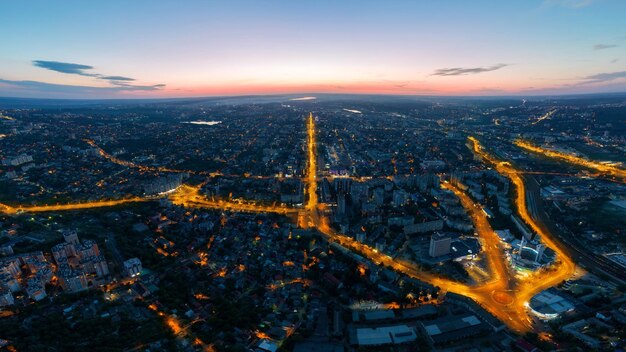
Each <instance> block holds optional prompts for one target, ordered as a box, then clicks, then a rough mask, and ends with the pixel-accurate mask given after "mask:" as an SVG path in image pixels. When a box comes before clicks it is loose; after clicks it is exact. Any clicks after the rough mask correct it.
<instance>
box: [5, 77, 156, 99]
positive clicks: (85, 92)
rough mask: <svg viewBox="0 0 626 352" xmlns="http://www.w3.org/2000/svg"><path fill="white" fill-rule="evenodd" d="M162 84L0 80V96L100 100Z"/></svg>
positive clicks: (146, 90) (144, 90)
mask: <svg viewBox="0 0 626 352" xmlns="http://www.w3.org/2000/svg"><path fill="white" fill-rule="evenodd" d="M164 86H165V85H164V84H155V85H123V84H121V85H116V86H113V87H92V86H75V85H69V84H55V83H46V82H40V81H28V80H24V81H13V80H7V79H2V78H0V96H22V97H39V98H40V97H42V96H45V97H48V98H102V97H115V96H118V94H119V93H125V92H138V93H140V92H146V93H148V92H154V91H158V90H160V89H162V88H163V87H164Z"/></svg>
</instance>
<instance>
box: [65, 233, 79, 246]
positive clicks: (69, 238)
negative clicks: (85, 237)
mask: <svg viewBox="0 0 626 352" xmlns="http://www.w3.org/2000/svg"><path fill="white" fill-rule="evenodd" d="M63 239H64V240H65V242H67V243H71V244H73V245H75V246H76V245H78V244H80V242H79V241H78V233H76V231H75V230H65V231H63Z"/></svg>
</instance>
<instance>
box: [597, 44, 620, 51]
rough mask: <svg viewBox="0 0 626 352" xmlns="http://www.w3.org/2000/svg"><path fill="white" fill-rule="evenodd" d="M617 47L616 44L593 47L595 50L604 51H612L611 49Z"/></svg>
mask: <svg viewBox="0 0 626 352" xmlns="http://www.w3.org/2000/svg"><path fill="white" fill-rule="evenodd" d="M616 47H617V45H615V44H596V45H594V46H593V50H604V49H611V48H616Z"/></svg>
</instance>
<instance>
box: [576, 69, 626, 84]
mask: <svg viewBox="0 0 626 352" xmlns="http://www.w3.org/2000/svg"><path fill="white" fill-rule="evenodd" d="M619 78H626V71H618V72H605V73H598V74H595V75H591V76H587V77H585V80H586V82H585V83H597V82H609V81H613V80H616V79H619Z"/></svg>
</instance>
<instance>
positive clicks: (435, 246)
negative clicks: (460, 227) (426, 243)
mask: <svg viewBox="0 0 626 352" xmlns="http://www.w3.org/2000/svg"><path fill="white" fill-rule="evenodd" d="M451 243H452V239H451V238H450V237H449V236H446V235H444V234H442V233H438V232H437V233H434V234H433V235H432V236H430V247H429V249H428V254H429V255H430V256H431V257H433V258H434V257H440V256H442V255H446V254H449V253H450V244H451Z"/></svg>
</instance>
